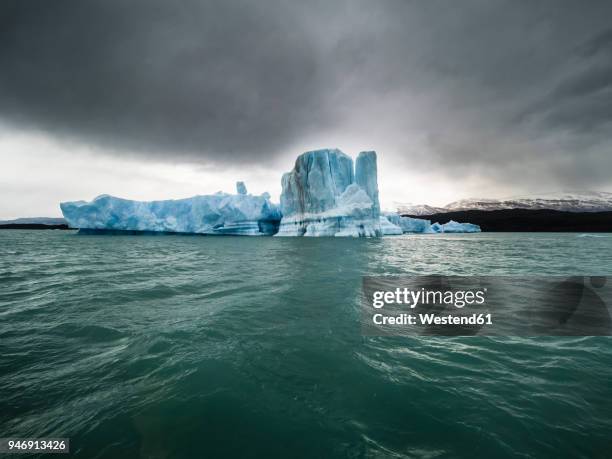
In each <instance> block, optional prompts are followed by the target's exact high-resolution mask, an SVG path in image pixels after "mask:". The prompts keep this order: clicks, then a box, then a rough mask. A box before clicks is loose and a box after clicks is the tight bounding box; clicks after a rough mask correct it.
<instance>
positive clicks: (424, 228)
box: [383, 212, 434, 233]
mask: <svg viewBox="0 0 612 459" xmlns="http://www.w3.org/2000/svg"><path fill="white" fill-rule="evenodd" d="M383 215H384V216H385V217H386V218H387V220H389V221H390V222H391V223H392V224H393V225H396V226H399V227H400V228H401V230H402V232H403V233H433V232H434V231H433V230H432V229H431V221H429V220H424V219H422V218H412V217H400V215H399V214H397V213H395V212H384V214H383Z"/></svg>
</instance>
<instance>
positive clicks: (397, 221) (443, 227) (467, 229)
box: [381, 212, 480, 234]
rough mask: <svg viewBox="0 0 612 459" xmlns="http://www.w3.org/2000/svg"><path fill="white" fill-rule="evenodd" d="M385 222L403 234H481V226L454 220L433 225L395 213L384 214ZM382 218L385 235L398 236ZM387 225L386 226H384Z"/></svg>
mask: <svg viewBox="0 0 612 459" xmlns="http://www.w3.org/2000/svg"><path fill="white" fill-rule="evenodd" d="M383 216H384V218H385V220H387V221H388V222H389V223H390V224H391V225H394V226H397V227H399V228H400V229H401V231H402V233H479V232H480V226H478V225H474V224H473V223H458V222H456V221H454V220H451V221H449V222H448V223H444V224H440V223H437V222H436V223H433V224H432V223H431V220H425V219H423V218H412V217H402V216H400V215H399V214H397V213H395V212H383ZM382 218H383V217H381V228H382V230H383V234H397V233H395V232H393V231H395V230H393V229H391V228H388V226H387V225H386V224H385V223H383V220H382ZM383 225H385V226H383Z"/></svg>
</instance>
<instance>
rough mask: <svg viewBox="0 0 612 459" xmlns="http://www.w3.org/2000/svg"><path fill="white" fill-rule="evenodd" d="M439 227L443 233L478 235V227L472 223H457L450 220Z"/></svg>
mask: <svg viewBox="0 0 612 459" xmlns="http://www.w3.org/2000/svg"><path fill="white" fill-rule="evenodd" d="M441 226H442V230H443V231H442V232H443V233H480V226H478V225H474V224H473V223H458V222H456V221H454V220H451V221H449V222H448V223H445V224H443V225H441Z"/></svg>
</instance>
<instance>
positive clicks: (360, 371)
mask: <svg viewBox="0 0 612 459" xmlns="http://www.w3.org/2000/svg"><path fill="white" fill-rule="evenodd" d="M610 273H612V234H611V235H602V237H588V236H587V237H581V236H580V235H576V234H474V235H431V236H429V235H415V236H408V235H405V236H400V237H388V238H384V239H370V240H364V239H361V240H353V239H340V240H337V239H327V238H322V239H308V238H286V239H285V238H282V239H281V238H247V237H197V236H141V237H138V236H82V235H80V236H79V235H76V234H75V233H74V232H71V231H0V287H1V293H0V437H8V436H21V437H43V436H57V437H70V439H71V450H72V455H75V456H79V457H86V458H90V457H104V458H122V457H126V458H128V457H129V458H132V457H142V458H191V457H264V458H270V457H282V458H299V457H309V458H310V457H312V458H320V457H351V458H352V457H355V458H359V457H375V458H379V457H381V458H386V457H427V458H433V457H444V458H451V457H461V458H463V457H465V458H473V457H478V458H480V457H482V458H498V457H502V458H503V457H524V458H528V457H602V458H603V457H610V454H611V453H610V452H611V451H612V341H611V339H610V338H605V337H599V338H538V339H534V338H485V337H474V338H469V337H464V338H443V337H436V338H398V337H394V338H366V337H363V336H362V335H361V330H360V325H359V303H358V297H359V289H360V286H361V276H363V275H366V274H371V275H377V274H458V275H470V274H475V275H483V274H484V275H489V274H538V275H540V274H563V275H565V274H568V275H569V274H610ZM45 457H46V456H45Z"/></svg>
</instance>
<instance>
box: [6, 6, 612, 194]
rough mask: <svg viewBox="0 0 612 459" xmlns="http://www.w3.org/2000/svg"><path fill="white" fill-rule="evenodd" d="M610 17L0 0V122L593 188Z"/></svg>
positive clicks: (137, 145) (584, 12)
mask: <svg viewBox="0 0 612 459" xmlns="http://www.w3.org/2000/svg"><path fill="white" fill-rule="evenodd" d="M611 17H612V4H611V3H610V2H605V1H602V2H596V1H594V2H589V4H588V7H587V6H586V5H584V4H579V3H578V2H561V1H540V2H516V1H507V2H506V1H495V0H493V1H489V0H487V1H484V0H483V1H465V2H461V4H460V5H459V4H457V3H454V2H447V1H444V2H443V1H435V0H434V1H430V2H423V1H408V0H382V1H377V2H372V1H364V0H350V1H349V0H338V1H333V2H329V1H313V2H297V1H295V2H288V1H283V0H276V1H275V0H262V1H257V2H252V1H246V0H226V1H223V2H218V1H214V2H213V1H193V0H183V1H177V2H167V1H162V0H147V1H138V0H137V1H130V2H125V1H123V0H104V1H90V2H82V1H79V0H73V1H67V0H58V1H53V2H50V1H23V0H14V1H12V0H7V1H3V2H2V3H1V4H0V69H2V71H0V120H1V121H2V122H3V123H4V124H5V125H7V126H9V127H10V129H18V130H20V131H22V130H27V129H38V130H43V131H45V132H47V133H49V134H50V135H52V136H56V137H59V138H67V139H76V140H77V141H79V142H84V143H90V144H92V145H96V147H97V148H100V149H102V150H104V151H106V152H107V154H111V155H112V154H115V155H125V154H128V153H129V154H131V155H135V156H137V157H139V158H142V159H143V160H150V161H160V160H161V161H170V162H183V161H187V162H201V163H214V164H216V165H236V164H244V165H249V164H263V165H265V164H274V162H275V161H277V160H278V159H279V158H282V157H287V156H294V155H295V154H296V153H297V152H298V150H299V149H301V148H309V147H317V146H330V147H333V146H340V147H343V146H344V145H349V146H351V147H352V146H355V148H374V149H376V150H379V151H380V152H381V153H383V152H384V155H385V161H387V163H388V164H389V163H391V161H393V164H394V165H395V166H396V167H398V168H406V170H411V171H415V172H419V171H422V172H427V171H431V170H436V171H439V173H440V176H441V177H442V176H446V177H452V176H455V177H456V176H462V177H466V178H468V177H470V176H478V177H480V179H482V177H488V178H490V181H491V183H498V184H500V185H505V186H506V187H508V186H516V187H517V188H525V189H529V188H534V187H538V186H548V184H550V185H551V186H552V185H554V186H565V187H582V188H585V187H586V188H597V187H609V186H610V185H611V184H610V179H609V173H608V171H609V170H610V169H611V168H612V154H610V153H611V152H610V147H611V142H610V140H609V132H610V126H611V124H612V103H611V102H612V28H610V27H609V24H610V18H611ZM3 154H4V153H3ZM517 191H519V190H517ZM519 192H520V191H519Z"/></svg>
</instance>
